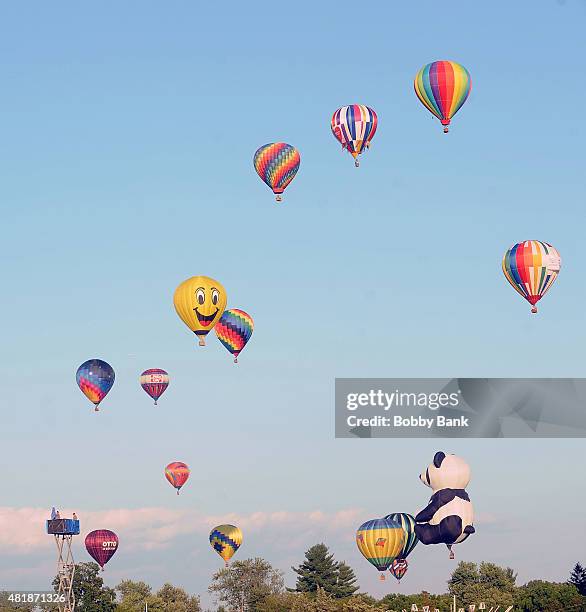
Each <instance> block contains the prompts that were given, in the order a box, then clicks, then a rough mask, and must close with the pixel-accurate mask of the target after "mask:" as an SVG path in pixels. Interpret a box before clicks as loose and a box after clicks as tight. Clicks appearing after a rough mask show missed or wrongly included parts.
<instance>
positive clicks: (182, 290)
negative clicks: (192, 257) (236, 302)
mask: <svg viewBox="0 0 586 612" xmlns="http://www.w3.org/2000/svg"><path fill="white" fill-rule="evenodd" d="M173 304H174V306H175V310H176V311H177V314H178V315H179V317H180V318H181V320H182V321H183V322H184V323H185V325H187V327H189V329H190V330H191V331H192V332H194V333H195V334H196V335H197V338H198V340H199V344H200V346H205V337H206V335H207V334H209V332H210V331H211V330H212V329H214V326H215V325H216V323H217V322H218V320H219V319H220V317H221V316H222V313H223V312H224V309H225V308H226V290H225V289H224V287H223V286H222V283H219V282H218V281H217V280H215V279H213V278H210V277H209V276H192V277H191V278H188V279H187V280H184V281H183V282H182V283H181V284H180V285H179V286H178V287H177V289H175V294H174V295H173Z"/></svg>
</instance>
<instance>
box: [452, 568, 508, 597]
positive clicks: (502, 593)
mask: <svg viewBox="0 0 586 612" xmlns="http://www.w3.org/2000/svg"><path fill="white" fill-rule="evenodd" d="M516 579H517V576H516V574H515V573H514V572H513V570H512V569H511V568H503V567H499V566H498V565H495V564H494V563H486V562H483V563H481V564H480V565H479V566H477V565H476V563H466V562H463V561H461V562H460V563H459V564H458V566H457V567H456V569H455V570H454V572H453V574H452V577H451V578H450V580H449V581H448V587H449V591H450V595H455V596H456V598H457V599H458V601H459V602H461V604H462V605H463V606H469V605H470V604H474V603H476V604H478V603H479V602H481V601H483V602H484V603H485V604H486V605H487V606H488V607H489V608H490V606H497V605H501V606H505V607H506V606H510V605H512V604H513V596H514V593H515V581H516Z"/></svg>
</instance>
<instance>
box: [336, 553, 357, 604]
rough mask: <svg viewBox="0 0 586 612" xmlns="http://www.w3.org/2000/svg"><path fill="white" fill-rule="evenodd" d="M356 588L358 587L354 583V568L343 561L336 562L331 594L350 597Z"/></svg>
mask: <svg viewBox="0 0 586 612" xmlns="http://www.w3.org/2000/svg"><path fill="white" fill-rule="evenodd" d="M358 589H359V587H358V585H357V584H356V574H355V573H354V570H353V569H352V568H351V567H350V566H349V565H346V563H344V561H342V562H341V563H338V564H337V576H336V584H335V587H334V591H333V595H334V596H335V597H339V598H343V597H350V596H351V595H354V593H356V591H357V590H358Z"/></svg>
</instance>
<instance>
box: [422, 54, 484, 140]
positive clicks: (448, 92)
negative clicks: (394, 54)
mask: <svg viewBox="0 0 586 612" xmlns="http://www.w3.org/2000/svg"><path fill="white" fill-rule="evenodd" d="M414 86H415V93H416V94H417V97H418V98H419V100H420V101H421V103H422V104H423V105H424V106H425V108H427V110H428V111H429V112H430V113H433V114H434V115H435V116H436V117H437V118H438V119H439V120H440V121H441V124H442V125H443V126H444V132H445V133H447V132H448V125H450V121H451V119H452V117H453V116H454V115H455V114H456V113H457V112H458V111H459V110H460V108H461V107H462V104H464V102H466V100H467V98H468V96H469V95H470V90H471V88H472V81H471V79H470V73H469V72H468V71H467V70H466V68H464V66H462V65H461V64H458V63H456V62H450V61H446V60H441V61H439V62H432V63H431V64H427V65H426V66H424V67H423V68H422V69H421V70H420V71H419V72H418V73H417V76H416V77H415V83H414Z"/></svg>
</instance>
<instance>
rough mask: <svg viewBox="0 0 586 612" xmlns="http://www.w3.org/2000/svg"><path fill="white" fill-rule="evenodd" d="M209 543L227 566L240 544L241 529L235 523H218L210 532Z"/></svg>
mask: <svg viewBox="0 0 586 612" xmlns="http://www.w3.org/2000/svg"><path fill="white" fill-rule="evenodd" d="M210 544H211V545H212V548H213V549H214V550H215V551H216V552H217V553H218V554H219V555H220V557H222V559H224V563H225V564H226V566H228V563H229V562H230V559H231V558H232V557H233V556H234V553H235V552H236V551H237V550H238V549H239V548H240V545H241V544H242V531H240V529H239V528H238V527H236V526H235V525H218V526H217V527H214V528H213V529H212V531H211V533H210Z"/></svg>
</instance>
